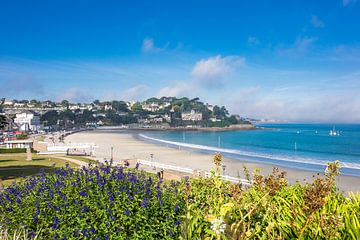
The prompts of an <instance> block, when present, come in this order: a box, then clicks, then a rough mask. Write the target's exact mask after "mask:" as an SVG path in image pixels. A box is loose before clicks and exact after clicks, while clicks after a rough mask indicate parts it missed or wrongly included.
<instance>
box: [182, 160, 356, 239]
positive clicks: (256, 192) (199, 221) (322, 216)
mask: <svg viewBox="0 0 360 240" xmlns="http://www.w3.org/2000/svg"><path fill="white" fill-rule="evenodd" d="M219 158H220V163H219V162H218V161H219ZM214 160H215V164H216V165H220V164H221V156H219V155H218V156H216V157H215V159H214ZM338 170H339V163H338V162H335V163H331V164H329V166H328V168H327V173H326V174H325V177H323V178H322V177H320V176H319V177H318V178H316V179H315V180H314V182H313V183H311V184H306V185H304V186H303V185H300V184H299V183H298V184H295V185H288V183H287V181H286V178H285V175H286V174H285V173H284V172H279V171H278V170H277V169H274V171H273V173H272V174H271V175H269V176H267V177H264V176H262V175H260V174H258V173H255V174H254V177H253V181H252V186H251V187H249V188H247V189H245V188H243V187H242V186H241V185H238V184H230V183H228V182H223V181H222V180H221V179H220V177H219V168H215V169H214V170H213V172H212V174H213V175H212V177H211V178H210V180H209V179H194V180H192V181H191V182H190V183H183V184H182V189H183V191H184V192H185V194H184V196H185V202H186V205H185V207H186V209H185V211H186V214H185V215H184V218H183V224H182V227H183V229H182V238H183V239H198V238H200V239H360V222H359V220H360V195H354V194H350V197H349V198H347V197H345V196H344V195H343V194H341V193H339V192H338V191H337V190H336V186H335V176H336V175H338V174H339V171H338Z"/></svg>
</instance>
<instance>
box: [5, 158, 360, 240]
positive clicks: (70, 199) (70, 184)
mask: <svg viewBox="0 0 360 240" xmlns="http://www.w3.org/2000/svg"><path fill="white" fill-rule="evenodd" d="M221 160H222V157H221V155H219V154H217V155H216V156H215V157H214V164H215V167H214V170H213V171H212V177H211V178H210V179H209V178H206V179H205V178H200V179H191V180H189V181H182V182H177V183H175V182H168V183H163V182H162V181H161V180H159V179H157V178H154V177H151V176H150V175H148V174H145V173H143V172H140V171H136V170H128V169H124V168H118V167H114V168H111V167H110V165H103V166H97V167H90V168H83V169H81V170H76V171H75V170H72V169H71V168H68V167H67V168H64V169H61V170H58V171H56V173H55V174H48V175H45V174H44V173H42V174H40V175H39V176H38V177H34V178H31V179H29V180H27V181H26V183H24V184H18V185H13V186H11V187H9V188H7V189H5V190H4V192H2V193H1V194H0V230H2V229H6V231H7V233H8V234H9V235H11V234H13V233H14V232H19V231H20V230H19V229H24V232H26V233H27V235H28V237H29V238H32V236H37V237H38V239H216V240H218V239H360V222H359V219H360V195H354V194H350V196H349V197H345V196H344V195H343V194H341V193H339V192H338V191H337V190H336V186H335V177H336V176H337V175H338V174H339V163H338V162H335V163H331V164H329V166H328V168H327V172H326V174H325V176H324V177H320V176H319V177H318V178H316V179H315V180H314V181H313V183H311V184H305V185H301V184H299V183H298V184H295V185H288V183H287V180H286V174H285V173H284V172H279V171H278V170H277V169H274V172H273V173H272V174H270V175H269V176H266V177H264V176H262V175H260V174H259V173H257V172H255V174H254V175H253V179H252V185H251V186H250V187H246V188H245V187H243V186H241V185H239V184H231V183H229V182H224V181H222V180H221V179H220V176H219V174H220V166H221ZM246 172H247V171H246ZM247 176H250V174H249V173H248V172H247ZM249 180H250V179H249Z"/></svg>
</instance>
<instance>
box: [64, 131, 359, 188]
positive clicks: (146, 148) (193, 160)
mask: <svg viewBox="0 0 360 240" xmlns="http://www.w3.org/2000/svg"><path fill="white" fill-rule="evenodd" d="M137 134H138V133H137V132H128V131H118V132H111V131H105V130H102V131H98V130H95V131H87V132H79V133H75V134H72V135H69V136H67V137H66V142H83V143H84V142H87V143H89V142H91V143H95V144H96V145H97V148H96V149H95V157H96V158H97V159H98V160H100V161H102V160H104V158H107V159H109V158H110V157H111V147H113V158H114V161H119V160H124V159H144V160H151V157H150V155H151V154H153V158H154V160H155V161H156V162H160V163H165V164H170V165H176V166H180V167H186V168H191V169H199V170H207V171H208V170H210V169H211V167H212V164H213V162H212V156H211V155H210V154H205V153H199V152H195V151H193V150H186V149H181V148H180V149H177V148H172V147H166V146H161V145H157V144H154V143H150V142H147V141H143V140H139V139H137V138H136V137H135V136H136V135H137ZM223 164H225V165H226V174H227V175H230V176H234V177H237V176H239V175H240V177H241V178H244V177H245V176H244V172H243V165H244V164H245V166H246V167H247V168H248V169H249V170H250V172H251V173H252V172H253V171H254V170H255V169H257V168H258V169H261V173H262V174H265V175H266V174H269V173H270V172H272V169H273V167H276V166H273V165H268V164H260V163H253V162H247V161H239V160H234V159H229V158H225V159H224V160H223ZM279 168H280V170H281V171H286V172H287V179H288V180H289V182H290V183H295V182H296V181H300V182H304V180H305V181H307V182H312V180H313V178H314V176H315V175H316V174H317V172H312V171H305V170H298V169H291V168H284V167H279ZM337 186H338V188H339V189H340V190H341V191H344V192H349V191H353V192H360V177H353V176H343V175H342V176H339V177H337Z"/></svg>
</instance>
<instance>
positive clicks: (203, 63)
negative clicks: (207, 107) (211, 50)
mask: <svg viewBox="0 0 360 240" xmlns="http://www.w3.org/2000/svg"><path fill="white" fill-rule="evenodd" d="M244 65H245V58H244V57H240V56H226V57H222V56H221V55H217V56H215V57H210V58H208V59H201V60H200V61H198V62H197V63H196V64H195V66H194V67H193V69H192V73H191V74H192V76H193V77H194V78H195V79H198V80H199V81H200V83H203V84H205V85H207V86H209V87H213V86H219V84H221V83H222V82H223V81H224V77H225V76H227V75H228V74H229V73H231V72H232V70H233V69H234V68H236V67H241V66H244Z"/></svg>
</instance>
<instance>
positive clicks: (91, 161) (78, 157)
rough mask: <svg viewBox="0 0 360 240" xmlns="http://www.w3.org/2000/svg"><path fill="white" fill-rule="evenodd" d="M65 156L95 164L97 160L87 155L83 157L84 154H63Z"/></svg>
mask: <svg viewBox="0 0 360 240" xmlns="http://www.w3.org/2000/svg"><path fill="white" fill-rule="evenodd" d="M65 157H67V158H72V159H76V160H80V161H83V162H86V163H91V164H96V163H97V162H96V161H95V160H92V159H90V158H88V157H84V156H65Z"/></svg>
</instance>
